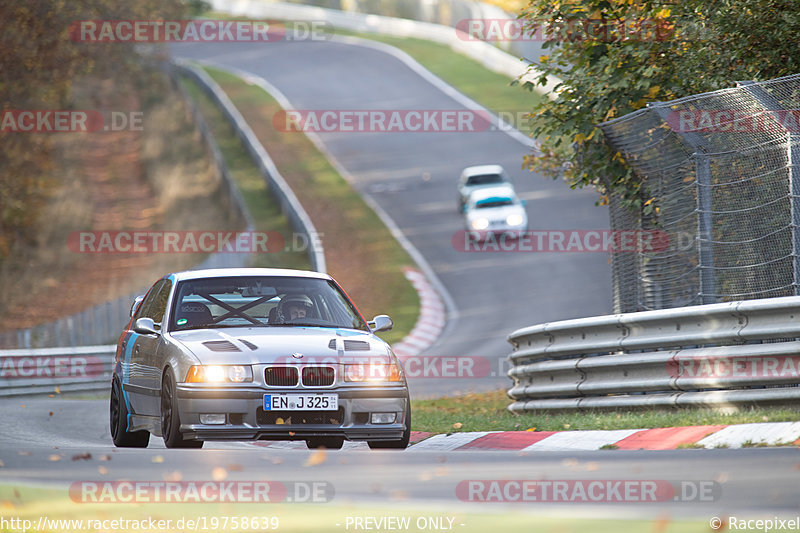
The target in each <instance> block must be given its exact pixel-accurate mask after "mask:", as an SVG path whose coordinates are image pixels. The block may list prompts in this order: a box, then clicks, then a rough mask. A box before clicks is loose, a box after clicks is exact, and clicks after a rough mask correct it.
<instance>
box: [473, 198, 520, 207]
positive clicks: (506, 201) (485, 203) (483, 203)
mask: <svg viewBox="0 0 800 533" xmlns="http://www.w3.org/2000/svg"><path fill="white" fill-rule="evenodd" d="M506 205H514V200H513V199H511V198H486V199H485V200H479V201H478V202H476V203H475V207H476V208H477V209H484V208H487V207H503V206H506Z"/></svg>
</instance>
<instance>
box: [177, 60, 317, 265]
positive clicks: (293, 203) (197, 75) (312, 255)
mask: <svg viewBox="0 0 800 533" xmlns="http://www.w3.org/2000/svg"><path fill="white" fill-rule="evenodd" d="M173 66H174V68H175V69H177V70H178V71H179V72H180V73H182V74H184V75H186V76H188V77H190V78H191V79H193V80H194V81H196V82H197V83H198V84H199V85H200V87H201V88H202V89H203V90H204V91H205V92H206V94H208V96H209V97H210V98H211V99H212V100H214V102H215V103H216V104H217V105H218V106H219V107H220V109H221V110H222V112H223V114H224V115H225V117H226V118H227V119H228V120H229V121H230V123H231V127H232V128H233V130H234V132H235V133H236V135H237V136H238V137H239V138H240V139H241V140H242V143H243V144H244V147H245V149H246V150H247V153H248V154H250V156H251V157H252V158H253V161H254V162H255V164H256V166H257V167H258V169H259V171H260V172H261V175H262V176H263V177H264V179H265V180H266V181H267V186H268V187H269V190H270V193H271V194H272V195H273V196H274V197H275V198H276V199H277V200H278V203H279V204H280V206H281V210H282V212H283V213H284V215H286V217H287V218H288V219H289V224H290V225H291V226H292V228H293V229H294V230H295V231H297V232H298V233H301V234H303V235H304V236H305V237H306V238H307V239H308V240H307V242H308V243H309V248H308V253H309V259H310V260H311V267H312V268H313V269H314V270H316V271H317V272H325V270H326V266H325V254H324V251H323V249H322V244H321V243H320V242H319V239H318V238H315V237H316V236H317V235H319V234H318V233H317V230H316V228H315V227H314V223H313V222H311V217H309V216H308V213H306V210H305V209H304V208H303V206H302V205H300V201H299V200H298V199H297V197H296V196H295V194H294V191H292V189H291V188H290V187H289V184H288V183H286V180H285V179H284V178H283V176H281V173H280V172H279V171H278V168H277V167H276V166H275V163H274V162H273V161H272V158H271V157H270V156H269V154H268V153H267V151H266V150H265V149H264V146H262V144H261V142H260V141H259V140H258V137H256V134H255V133H253V130H252V129H250V126H249V125H248V124H247V121H246V120H245V119H244V117H243V116H242V114H241V113H240V112H239V110H238V109H236V106H235V105H233V102H231V100H230V98H228V95H227V94H225V92H224V91H223V90H222V88H220V86H219V85H218V84H217V83H216V82H215V81H214V80H213V79H211V77H210V76H209V75H208V74H206V73H205V71H203V70H201V69H199V68H195V67H193V66H192V65H191V64H189V63H187V62H185V61H181V60H177V59H176V60H174V62H173Z"/></svg>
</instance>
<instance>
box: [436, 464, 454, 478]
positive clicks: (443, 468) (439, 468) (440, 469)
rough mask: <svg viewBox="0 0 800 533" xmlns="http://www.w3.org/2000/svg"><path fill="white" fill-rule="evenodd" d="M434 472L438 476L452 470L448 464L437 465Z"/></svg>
mask: <svg viewBox="0 0 800 533" xmlns="http://www.w3.org/2000/svg"><path fill="white" fill-rule="evenodd" d="M433 473H434V475H436V477H444V476H446V475H447V474H449V473H450V470H449V469H448V468H447V467H446V466H437V467H436V468H435V469H434V471H433Z"/></svg>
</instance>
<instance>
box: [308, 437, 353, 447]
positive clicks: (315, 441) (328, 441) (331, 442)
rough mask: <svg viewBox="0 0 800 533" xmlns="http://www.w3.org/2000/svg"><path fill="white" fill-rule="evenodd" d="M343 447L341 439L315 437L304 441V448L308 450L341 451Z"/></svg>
mask: <svg viewBox="0 0 800 533" xmlns="http://www.w3.org/2000/svg"><path fill="white" fill-rule="evenodd" d="M343 445H344V439H343V438H342V437H315V438H312V439H306V446H307V447H308V449H309V450H313V449H315V448H326V449H328V450H341V449H342V446H343Z"/></svg>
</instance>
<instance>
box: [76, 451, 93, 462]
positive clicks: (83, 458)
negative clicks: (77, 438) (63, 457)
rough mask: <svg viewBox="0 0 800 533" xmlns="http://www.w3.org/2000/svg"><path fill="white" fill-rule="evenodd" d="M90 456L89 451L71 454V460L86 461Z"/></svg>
mask: <svg viewBox="0 0 800 533" xmlns="http://www.w3.org/2000/svg"><path fill="white" fill-rule="evenodd" d="M91 458H92V454H90V453H79V454H78V455H73V456H72V460H73V461H88V460H89V459H91Z"/></svg>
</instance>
